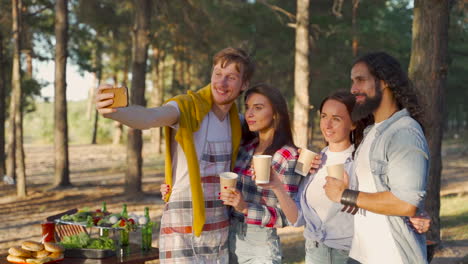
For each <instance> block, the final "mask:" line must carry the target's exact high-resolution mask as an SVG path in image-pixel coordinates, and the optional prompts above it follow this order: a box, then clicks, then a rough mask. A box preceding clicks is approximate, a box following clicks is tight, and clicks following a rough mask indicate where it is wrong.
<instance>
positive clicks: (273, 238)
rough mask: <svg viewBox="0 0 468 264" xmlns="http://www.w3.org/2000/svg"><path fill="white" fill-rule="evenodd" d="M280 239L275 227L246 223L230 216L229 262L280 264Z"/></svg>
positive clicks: (240, 263)
mask: <svg viewBox="0 0 468 264" xmlns="http://www.w3.org/2000/svg"><path fill="white" fill-rule="evenodd" d="M281 259H282V255H281V247H280V239H279V236H278V235H277V233H276V228H268V227H261V226H258V225H248V224H245V223H242V222H240V221H238V220H236V219H232V218H231V226H230V229H229V263H230V264H232V263H239V264H247V263H252V264H254V263H255V264H280V263H281Z"/></svg>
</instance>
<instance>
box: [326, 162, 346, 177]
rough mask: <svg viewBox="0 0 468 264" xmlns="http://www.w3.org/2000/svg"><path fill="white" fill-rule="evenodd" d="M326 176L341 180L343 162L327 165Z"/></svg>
mask: <svg viewBox="0 0 468 264" xmlns="http://www.w3.org/2000/svg"><path fill="white" fill-rule="evenodd" d="M327 172H328V176H330V177H333V178H335V179H338V180H343V175H344V164H335V165H329V166H327Z"/></svg>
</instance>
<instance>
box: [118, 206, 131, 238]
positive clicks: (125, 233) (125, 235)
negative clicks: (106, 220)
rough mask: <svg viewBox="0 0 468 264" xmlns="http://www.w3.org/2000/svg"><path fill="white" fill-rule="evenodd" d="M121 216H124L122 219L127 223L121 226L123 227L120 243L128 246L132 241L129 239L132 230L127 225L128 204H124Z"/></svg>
mask: <svg viewBox="0 0 468 264" xmlns="http://www.w3.org/2000/svg"><path fill="white" fill-rule="evenodd" d="M120 216H121V218H122V219H121V220H120V221H124V223H125V225H124V226H121V227H120V228H122V229H120V245H121V246H128V245H129V242H130V239H129V235H130V234H129V233H130V230H129V228H128V226H127V220H128V212H127V204H123V208H122V213H121V214H120Z"/></svg>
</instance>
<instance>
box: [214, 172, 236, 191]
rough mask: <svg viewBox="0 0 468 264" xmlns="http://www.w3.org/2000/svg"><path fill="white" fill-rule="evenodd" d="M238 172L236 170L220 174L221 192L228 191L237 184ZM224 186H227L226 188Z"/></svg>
mask: <svg viewBox="0 0 468 264" xmlns="http://www.w3.org/2000/svg"><path fill="white" fill-rule="evenodd" d="M237 178H238V175H237V173H234V172H222V173H220V174H219V185H220V189H221V192H228V190H227V189H229V187H236V184H237ZM224 187H227V188H226V189H225V188H224Z"/></svg>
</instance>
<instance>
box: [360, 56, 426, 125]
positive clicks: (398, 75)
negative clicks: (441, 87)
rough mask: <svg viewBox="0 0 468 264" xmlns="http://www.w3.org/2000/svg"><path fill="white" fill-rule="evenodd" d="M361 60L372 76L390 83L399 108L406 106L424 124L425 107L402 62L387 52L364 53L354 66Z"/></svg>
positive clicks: (412, 115) (389, 85)
mask: <svg viewBox="0 0 468 264" xmlns="http://www.w3.org/2000/svg"><path fill="white" fill-rule="evenodd" d="M361 62H362V63H365V64H366V66H367V68H368V69H369V72H370V73H371V74H372V76H374V77H375V78H377V79H378V80H382V81H384V82H385V83H386V84H387V85H388V87H389V88H390V90H391V91H392V92H393V96H394V97H395V99H396V101H397V104H398V108H399V109H403V108H406V109H407V110H408V112H409V113H410V115H411V117H413V118H414V119H415V120H416V121H418V122H419V124H420V125H421V126H422V124H423V123H422V122H421V121H422V114H423V108H422V106H421V105H420V102H419V100H418V93H417V91H416V90H415V89H414V86H413V84H412V82H411V80H410V79H409V78H408V75H407V74H406V72H405V71H403V69H402V68H401V65H400V63H399V62H398V61H397V60H396V59H395V58H394V57H392V56H390V55H389V54H387V53H385V52H373V53H368V54H366V55H363V56H362V57H360V58H358V59H357V60H356V61H355V62H354V63H353V66H354V65H356V64H358V63H361Z"/></svg>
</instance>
